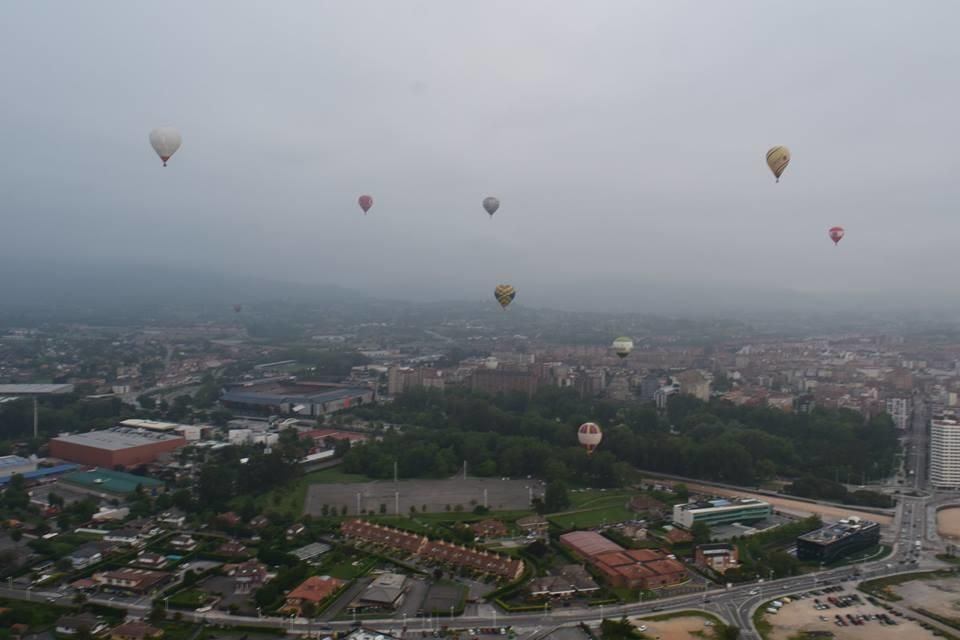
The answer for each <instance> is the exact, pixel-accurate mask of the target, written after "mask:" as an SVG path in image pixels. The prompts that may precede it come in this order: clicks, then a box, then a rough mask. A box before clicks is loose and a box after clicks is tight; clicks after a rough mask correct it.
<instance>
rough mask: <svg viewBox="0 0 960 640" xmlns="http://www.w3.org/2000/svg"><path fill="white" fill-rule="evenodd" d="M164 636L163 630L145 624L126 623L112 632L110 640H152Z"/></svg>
mask: <svg viewBox="0 0 960 640" xmlns="http://www.w3.org/2000/svg"><path fill="white" fill-rule="evenodd" d="M162 635H163V629H157V628H156V627H152V626H150V625H149V624H146V623H143V622H125V623H123V624H121V625H120V626H119V627H114V628H113V629H111V630H110V640H150V639H151V638H159V637H160V636H162Z"/></svg>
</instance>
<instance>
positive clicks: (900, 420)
mask: <svg viewBox="0 0 960 640" xmlns="http://www.w3.org/2000/svg"><path fill="white" fill-rule="evenodd" d="M886 404H887V407H886V408H887V413H889V414H890V417H891V418H893V424H895V425H896V427H897V429H899V430H900V431H906V430H907V429H909V428H910V398H887V402H886Z"/></svg>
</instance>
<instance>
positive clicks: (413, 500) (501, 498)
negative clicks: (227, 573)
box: [304, 478, 543, 516]
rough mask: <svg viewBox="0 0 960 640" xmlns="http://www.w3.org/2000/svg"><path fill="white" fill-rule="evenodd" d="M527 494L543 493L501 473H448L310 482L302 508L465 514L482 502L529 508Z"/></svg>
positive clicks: (352, 512)
mask: <svg viewBox="0 0 960 640" xmlns="http://www.w3.org/2000/svg"><path fill="white" fill-rule="evenodd" d="M531 493H532V495H533V497H534V498H537V497H541V498H542V497H543V485H542V484H541V483H540V482H539V481H538V480H504V479H501V478H467V479H466V480H464V479H463V478H450V479H446V480H401V481H399V482H397V483H394V482H393V481H390V480H384V481H374V482H365V483H353V484H312V485H310V487H309V488H308V489H307V498H306V505H305V507H304V512H305V513H309V514H312V515H315V516H317V515H322V513H323V505H327V508H328V509H331V508H336V509H337V510H338V511H339V510H340V509H341V508H342V507H346V508H347V514H348V515H352V516H356V515H366V514H380V513H386V514H390V515H395V514H396V506H397V502H398V501H399V506H400V515H409V514H410V513H411V507H412V508H414V509H415V510H416V512H417V513H424V512H426V513H446V512H449V513H457V512H465V513H469V512H471V511H473V509H474V507H476V506H478V505H484V504H486V506H487V507H488V508H489V509H490V510H491V511H504V510H514V511H522V510H526V509H529V507H530V496H531Z"/></svg>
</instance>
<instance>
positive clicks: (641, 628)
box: [637, 624, 647, 633]
mask: <svg viewBox="0 0 960 640" xmlns="http://www.w3.org/2000/svg"><path fill="white" fill-rule="evenodd" d="M646 630H647V625H645V624H642V625H640V626H639V627H637V631H639V632H640V633H643V632H644V631H646Z"/></svg>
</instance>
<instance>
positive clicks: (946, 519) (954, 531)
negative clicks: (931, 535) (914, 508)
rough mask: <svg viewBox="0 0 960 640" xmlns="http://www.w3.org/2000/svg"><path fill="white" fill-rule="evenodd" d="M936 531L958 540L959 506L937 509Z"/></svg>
mask: <svg viewBox="0 0 960 640" xmlns="http://www.w3.org/2000/svg"><path fill="white" fill-rule="evenodd" d="M937 533H939V534H940V535H942V536H944V537H946V538H952V539H953V540H960V507H947V508H946V509H940V511H937Z"/></svg>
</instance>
